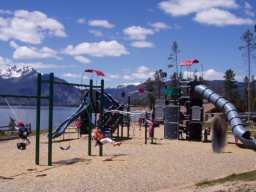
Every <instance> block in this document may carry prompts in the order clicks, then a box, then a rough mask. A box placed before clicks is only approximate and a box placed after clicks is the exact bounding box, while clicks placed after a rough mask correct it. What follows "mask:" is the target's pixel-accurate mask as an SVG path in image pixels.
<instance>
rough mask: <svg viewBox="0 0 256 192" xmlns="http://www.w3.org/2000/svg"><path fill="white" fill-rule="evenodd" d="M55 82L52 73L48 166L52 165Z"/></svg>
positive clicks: (50, 83)
mask: <svg viewBox="0 0 256 192" xmlns="http://www.w3.org/2000/svg"><path fill="white" fill-rule="evenodd" d="M53 80H54V75H53V73H50V82H49V127H48V129H49V130H48V166H51V165H52V125H53V123H52V122H53Z"/></svg>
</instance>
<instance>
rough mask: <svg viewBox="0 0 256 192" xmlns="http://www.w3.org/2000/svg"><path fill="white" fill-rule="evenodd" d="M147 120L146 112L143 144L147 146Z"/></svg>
mask: <svg viewBox="0 0 256 192" xmlns="http://www.w3.org/2000/svg"><path fill="white" fill-rule="evenodd" d="M147 118H148V114H147V112H146V114H145V144H147V138H148V136H147V127H148V123H147V121H146V119H147Z"/></svg>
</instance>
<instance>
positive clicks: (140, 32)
mask: <svg viewBox="0 0 256 192" xmlns="http://www.w3.org/2000/svg"><path fill="white" fill-rule="evenodd" d="M123 32H124V34H125V35H127V36H128V37H129V39H134V40H145V39H146V37H147V35H153V34H154V31H153V30H152V29H147V28H143V27H141V26H131V27H127V28H125V29H124V30H123Z"/></svg>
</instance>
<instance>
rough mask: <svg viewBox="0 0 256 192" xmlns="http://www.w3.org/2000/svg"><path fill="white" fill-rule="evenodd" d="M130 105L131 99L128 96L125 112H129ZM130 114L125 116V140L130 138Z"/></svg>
mask: <svg viewBox="0 0 256 192" xmlns="http://www.w3.org/2000/svg"><path fill="white" fill-rule="evenodd" d="M130 103H131V98H130V96H128V106H127V111H128V112H130ZM130 123H131V122H130V114H129V113H128V114H127V139H129V137H130Z"/></svg>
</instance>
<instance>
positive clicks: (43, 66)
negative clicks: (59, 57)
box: [15, 62, 66, 69]
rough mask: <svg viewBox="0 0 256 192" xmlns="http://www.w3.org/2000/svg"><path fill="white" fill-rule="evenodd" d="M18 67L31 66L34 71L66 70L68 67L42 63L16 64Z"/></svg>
mask: <svg viewBox="0 0 256 192" xmlns="http://www.w3.org/2000/svg"><path fill="white" fill-rule="evenodd" d="M15 65H17V66H18V67H22V66H30V67H32V68H34V69H56V68H65V67H66V66H63V65H58V64H52V63H42V62H35V63H15Z"/></svg>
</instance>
